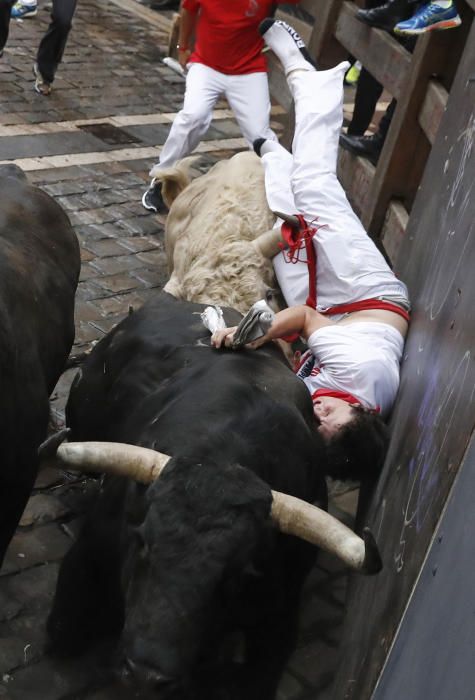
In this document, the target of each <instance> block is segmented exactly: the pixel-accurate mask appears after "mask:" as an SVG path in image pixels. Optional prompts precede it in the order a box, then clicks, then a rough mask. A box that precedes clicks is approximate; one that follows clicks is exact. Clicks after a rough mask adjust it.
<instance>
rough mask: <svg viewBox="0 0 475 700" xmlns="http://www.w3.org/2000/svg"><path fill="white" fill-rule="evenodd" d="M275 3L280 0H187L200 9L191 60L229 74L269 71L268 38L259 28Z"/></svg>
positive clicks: (192, 7) (185, 1) (289, 1)
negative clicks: (266, 38)
mask: <svg viewBox="0 0 475 700" xmlns="http://www.w3.org/2000/svg"><path fill="white" fill-rule="evenodd" d="M280 1H281V2H286V3H287V4H296V3H297V2H298V0H280ZM275 4H279V0H277V2H276V0H183V3H182V6H183V7H184V8H185V9H186V10H188V12H190V13H192V14H195V13H197V12H199V13H200V16H199V17H198V22H197V24H196V39H195V48H194V51H193V53H192V55H191V56H190V61H191V62H195V63H204V64H205V65H206V66H209V67H210V68H214V69H215V70H217V71H219V72H220V73H226V74H228V75H242V74H244V73H257V72H261V71H266V70H267V61H266V59H265V56H264V55H263V54H262V48H263V46H264V41H263V39H262V37H261V35H260V34H259V32H258V31H257V28H258V26H259V24H260V22H262V20H263V19H265V18H266V17H268V16H269V15H270V13H271V12H272V8H273V6H274V5H275Z"/></svg>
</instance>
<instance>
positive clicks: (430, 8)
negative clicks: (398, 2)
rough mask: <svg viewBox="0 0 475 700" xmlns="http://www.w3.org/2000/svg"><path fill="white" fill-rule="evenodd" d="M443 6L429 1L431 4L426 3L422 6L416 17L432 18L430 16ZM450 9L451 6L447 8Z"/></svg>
mask: <svg viewBox="0 0 475 700" xmlns="http://www.w3.org/2000/svg"><path fill="white" fill-rule="evenodd" d="M442 9H443V8H441V7H440V5H435V4H434V3H429V5H426V6H425V7H421V9H420V10H419V12H418V13H416V19H424V20H425V19H430V17H431V16H432V15H433V14H434V13H437V12H439V11H440V10H442ZM447 9H449V8H447Z"/></svg>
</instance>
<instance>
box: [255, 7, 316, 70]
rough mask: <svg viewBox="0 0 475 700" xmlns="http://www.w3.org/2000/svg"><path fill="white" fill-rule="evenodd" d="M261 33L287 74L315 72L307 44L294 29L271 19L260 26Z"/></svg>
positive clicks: (278, 20) (314, 65)
mask: <svg viewBox="0 0 475 700" xmlns="http://www.w3.org/2000/svg"><path fill="white" fill-rule="evenodd" d="M259 33H260V34H261V36H262V38H263V39H264V41H265V42H266V44H267V46H268V47H269V48H271V49H272V51H273V52H274V53H275V55H276V56H277V58H278V59H279V60H280V62H281V63H282V66H283V67H284V70H285V72H286V74H288V73H290V72H291V71H293V70H311V71H313V70H315V69H316V67H317V66H316V64H315V63H314V61H313V60H312V57H311V56H310V54H309V52H308V51H307V48H306V46H305V42H304V41H303V39H302V38H301V36H300V34H298V33H297V32H296V31H295V29H294V28H293V27H291V26H290V25H288V24H287V23H286V22H282V20H280V19H273V18H272V17H269V18H267V19H264V20H263V21H262V22H261V23H260V25H259Z"/></svg>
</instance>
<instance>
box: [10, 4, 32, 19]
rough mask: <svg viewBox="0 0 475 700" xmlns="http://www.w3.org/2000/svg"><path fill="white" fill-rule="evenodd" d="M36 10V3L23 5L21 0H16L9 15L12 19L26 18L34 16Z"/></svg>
mask: <svg viewBox="0 0 475 700" xmlns="http://www.w3.org/2000/svg"><path fill="white" fill-rule="evenodd" d="M37 12H38V3H36V2H33V3H30V4H29V5H23V3H21V2H16V3H15V4H14V5H13V7H12V11H11V16H12V18H13V19H26V18H27V17H34V16H35V15H36V14H37Z"/></svg>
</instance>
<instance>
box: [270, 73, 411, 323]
mask: <svg viewBox="0 0 475 700" xmlns="http://www.w3.org/2000/svg"><path fill="white" fill-rule="evenodd" d="M347 68H348V63H346V62H345V63H341V64H340V65H338V66H336V67H335V68H332V69H331V70H328V71H315V72H314V71H295V72H293V73H291V74H290V76H289V78H288V82H289V87H290V90H291V92H292V94H293V98H294V102H295V121H296V124H295V136H294V141H293V145H292V152H293V153H292V154H290V153H289V152H288V151H286V150H285V149H284V148H282V147H280V146H279V147H278V148H276V150H272V151H271V152H269V153H266V155H264V156H263V158H262V162H263V165H264V168H265V183H266V195H267V200H268V203H269V207H270V209H271V210H272V211H283V212H285V213H288V214H294V213H300V214H303V216H304V217H305V220H306V221H307V223H308V224H314V225H316V227H317V233H316V234H315V235H314V237H313V243H314V247H315V250H316V254H317V275H316V276H317V309H318V310H319V311H325V310H326V309H328V308H329V307H332V306H336V305H338V304H347V303H350V302H354V301H360V300H363V299H371V298H374V297H379V296H395V297H403V298H405V299H407V289H406V286H405V285H404V284H403V283H402V282H400V281H399V280H398V279H397V278H396V277H395V275H394V273H393V272H392V271H391V269H390V267H389V265H388V264H387V263H386V261H385V259H384V257H383V255H382V254H381V253H380V252H379V250H378V249H377V248H376V246H375V244H374V243H373V241H372V240H371V239H370V238H369V236H368V235H367V233H366V231H365V230H364V228H363V226H362V225H361V222H360V220H359V219H358V217H357V216H356V214H355V213H354V212H353V210H352V208H351V206H350V203H349V202H348V200H347V198H346V195H345V193H344V191H343V188H342V187H341V185H340V183H339V182H338V179H337V176H336V165H337V156H338V140H339V136H340V131H341V125H342V120H343V108H342V107H343V77H344V74H345V72H346V70H347ZM287 259H288V258H286V257H285V252H283V253H279V255H278V256H276V257H275V258H274V268H275V271H276V275H277V279H278V281H279V284H280V287H281V289H282V293H283V295H284V297H285V300H286V302H287V304H288V305H289V306H294V305H296V304H305V301H306V299H307V296H308V293H309V278H308V267H307V264H306V263H305V262H296V263H289V262H287Z"/></svg>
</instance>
